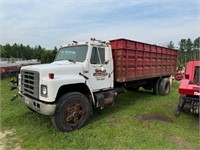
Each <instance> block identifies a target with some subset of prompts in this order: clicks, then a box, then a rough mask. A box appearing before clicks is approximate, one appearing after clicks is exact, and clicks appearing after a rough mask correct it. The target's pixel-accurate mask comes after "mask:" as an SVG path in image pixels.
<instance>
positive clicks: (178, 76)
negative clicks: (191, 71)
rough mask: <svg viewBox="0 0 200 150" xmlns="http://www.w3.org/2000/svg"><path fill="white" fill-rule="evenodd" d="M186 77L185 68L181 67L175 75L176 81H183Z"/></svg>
mask: <svg viewBox="0 0 200 150" xmlns="http://www.w3.org/2000/svg"><path fill="white" fill-rule="evenodd" d="M184 77H185V68H184V67H179V68H178V69H177V72H176V74H175V80H176V81H181V80H182V79H183V78H184Z"/></svg>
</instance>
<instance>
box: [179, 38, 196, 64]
mask: <svg viewBox="0 0 200 150" xmlns="http://www.w3.org/2000/svg"><path fill="white" fill-rule="evenodd" d="M199 52H200V37H198V38H196V39H195V40H194V41H193V42H192V40H191V39H190V38H188V39H181V40H180V42H179V55H178V60H179V64H184V66H185V64H186V63H187V62H188V61H190V60H200V57H199V56H200V55H199Z"/></svg>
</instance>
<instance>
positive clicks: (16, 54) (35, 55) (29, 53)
mask: <svg viewBox="0 0 200 150" xmlns="http://www.w3.org/2000/svg"><path fill="white" fill-rule="evenodd" d="M57 51H58V50H57V47H54V49H53V50H46V49H45V48H42V47H41V46H40V45H36V46H35V47H30V46H29V45H27V46H24V45H23V44H16V43H15V44H13V45H10V44H6V45H0V54H1V58H11V59H12V58H21V59H26V60H30V59H38V60H40V61H41V62H42V63H49V62H53V61H54V58H55V56H56V54H57Z"/></svg>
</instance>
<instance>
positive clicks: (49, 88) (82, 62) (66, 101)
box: [19, 39, 115, 131]
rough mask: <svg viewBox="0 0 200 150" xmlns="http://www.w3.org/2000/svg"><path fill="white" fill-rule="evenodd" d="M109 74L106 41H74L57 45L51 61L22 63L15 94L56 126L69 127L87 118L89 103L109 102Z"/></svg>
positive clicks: (110, 60) (109, 55) (110, 65)
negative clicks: (58, 46)
mask: <svg viewBox="0 0 200 150" xmlns="http://www.w3.org/2000/svg"><path fill="white" fill-rule="evenodd" d="M113 74H114V72H113V58H112V51H111V46H110V44H109V43H108V42H101V41H98V40H95V39H91V40H90V41H89V42H83V43H78V42H76V41H74V42H73V43H72V44H69V45H64V46H61V48H60V50H59V52H58V54H57V56H56V58H55V61H54V62H53V63H51V64H41V65H31V66H25V67H22V68H21V71H20V74H19V96H20V97H21V100H22V101H23V102H24V103H25V104H26V105H27V107H28V108H30V109H31V110H33V111H36V112H38V113H40V114H43V115H50V116H51V119H52V123H53V125H54V126H55V127H56V128H58V129H59V130H62V131H71V130H73V129H77V128H80V127H82V126H83V125H84V124H85V123H86V122H87V121H88V120H89V117H90V115H91V114H92V106H95V107H103V105H104V104H110V103H113V101H114V95H115V92H114V91H113V86H114V85H113V84H114V81H113V80H114V75H113ZM102 91H104V92H103V93H102ZM106 91H107V92H106Z"/></svg>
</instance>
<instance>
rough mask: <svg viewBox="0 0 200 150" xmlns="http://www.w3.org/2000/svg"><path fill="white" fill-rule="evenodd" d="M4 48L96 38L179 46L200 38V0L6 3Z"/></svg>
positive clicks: (48, 46)
mask: <svg viewBox="0 0 200 150" xmlns="http://www.w3.org/2000/svg"><path fill="white" fill-rule="evenodd" d="M0 3H1V7H0V11H1V15H0V20H1V30H0V33H1V36H0V44H6V43H10V44H13V43H18V44H20V43H22V44H24V45H28V44H29V45H30V46H32V47H34V46H35V45H41V46H42V47H44V48H46V49H53V48H54V46H57V47H59V46H60V45H63V44H67V43H69V42H72V41H73V40H76V41H87V40H89V39H90V38H96V39H101V40H111V39H116V38H128V39H132V40H137V41H142V42H147V43H151V44H161V45H162V44H166V43H168V42H169V41H171V40H172V41H173V42H174V43H175V44H177V43H178V42H179V41H180V39H182V38H191V39H192V40H194V39H195V38H197V37H199V36H200V27H199V26H200V0H163V1H161V0H85V1H84V0H0Z"/></svg>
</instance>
